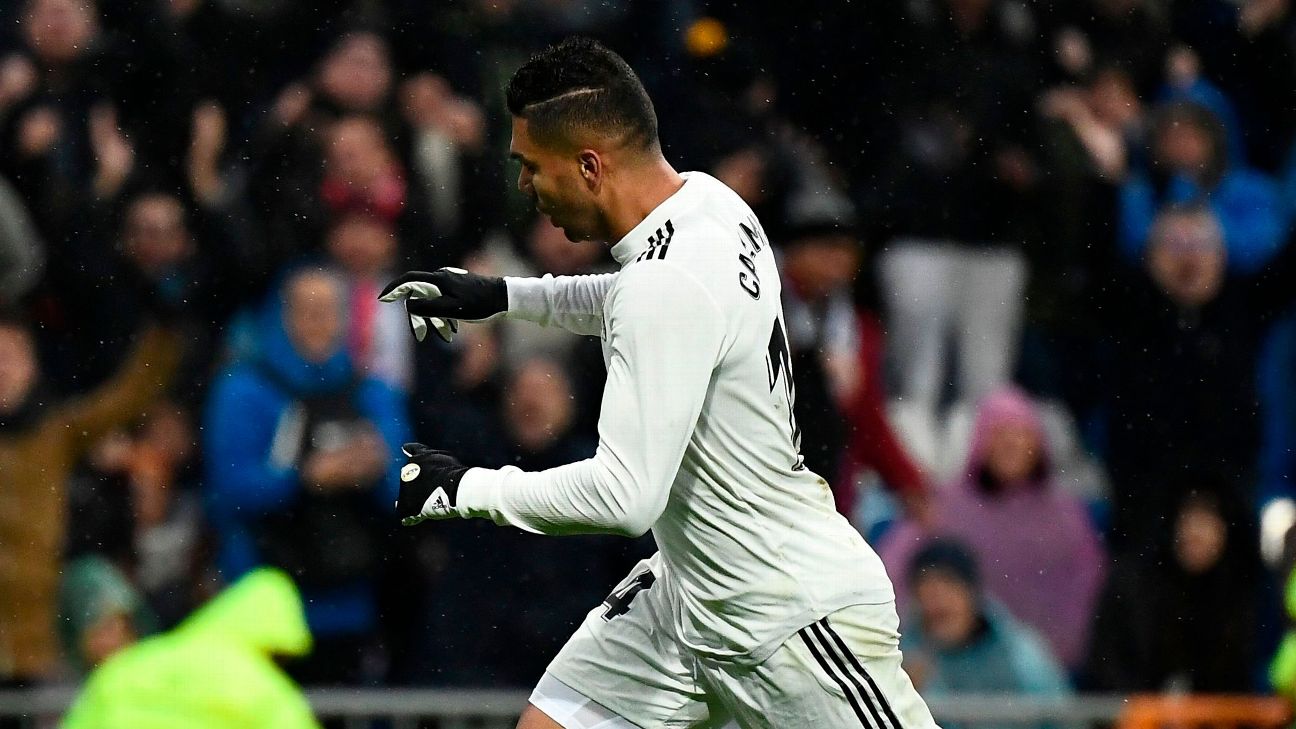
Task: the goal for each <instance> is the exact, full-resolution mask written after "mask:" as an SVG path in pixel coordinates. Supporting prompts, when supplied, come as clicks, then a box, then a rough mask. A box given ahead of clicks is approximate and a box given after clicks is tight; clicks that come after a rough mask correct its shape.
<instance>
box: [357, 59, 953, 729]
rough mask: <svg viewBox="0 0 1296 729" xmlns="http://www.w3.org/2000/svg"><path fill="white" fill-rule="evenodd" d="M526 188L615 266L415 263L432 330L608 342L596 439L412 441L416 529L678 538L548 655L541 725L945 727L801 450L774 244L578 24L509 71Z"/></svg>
mask: <svg viewBox="0 0 1296 729" xmlns="http://www.w3.org/2000/svg"><path fill="white" fill-rule="evenodd" d="M508 108H509V111H510V112H511V114H512V116H513V139H512V147H511V153H512V156H513V157H514V158H515V159H517V160H518V161H519V162H520V163H521V165H522V170H521V173H520V176H519V178H518V188H519V189H520V190H521V191H522V192H523V193H525V194H527V195H528V196H530V197H531V199H532V200H533V201H534V202H535V206H536V209H537V210H539V211H540V212H541V213H543V214H544V215H545V216H547V217H548V218H549V219H550V220H552V221H553V223H554V225H556V226H558V227H560V228H562V230H563V232H564V233H565V234H566V236H567V237H568V238H569V239H571V240H573V241H580V240H596V241H609V242H614V245H612V255H613V257H615V258H616V260H617V262H618V263H620V265H621V269H620V271H618V272H616V273H610V274H602V275H591V276H571V277H557V278H555V277H552V276H545V277H543V278H538V279H536V278H503V279H499V278H490V277H484V276H478V275H474V274H471V273H467V272H464V271H462V270H459V269H441V270H439V271H436V272H432V273H423V272H411V273H407V274H405V275H404V276H402V277H400V278H398V279H397V280H395V281H393V282H392V283H391V284H389V286H388V287H387V290H386V291H385V292H384V296H383V299H384V300H386V301H402V300H403V301H404V302H405V305H406V307H407V310H408V313H409V315H410V319H411V323H412V325H413V327H414V330H415V335H416V336H418V337H420V338H422V337H423V336H425V335H426V333H427V331H428V329H429V328H431V329H433V330H435V331H436V332H437V333H438V334H440V335H441V336H442V337H443V338H446V339H449V338H450V337H451V336H453V334H454V332H455V331H457V323H456V322H457V320H483V319H488V318H491V317H494V316H498V315H504V316H509V317H514V318H520V319H526V320H529V321H533V322H536V323H538V324H541V325H546V326H560V327H564V328H566V329H569V330H571V331H573V332H576V333H578V334H586V335H596V336H599V337H600V338H601V339H602V341H603V352H604V359H605V361H606V364H607V370H608V379H607V386H606V389H605V391H604V395H603V405H602V411H601V412H600V415H599V447H598V451H597V453H596V454H595V455H594V457H593V458H590V459H588V460H585V461H580V462H578V463H572V464H569V465H566V466H560V467H558V468H553V469H550V470H547V471H541V472H535V473H528V472H524V471H521V470H519V469H517V468H513V467H505V468H501V469H494V470H493V469H486V468H467V467H465V466H463V465H461V464H460V463H459V462H458V461H456V460H455V459H454V458H453V456H451V455H449V454H446V453H442V452H440V451H434V450H431V449H429V448H427V447H425V446H422V445H419V444H410V445H408V446H407V447H406V454H407V455H408V456H409V462H408V463H407V464H406V465H405V467H404V469H403V471H402V473H401V488H400V497H399V501H398V502H397V511H398V513H399V515H400V516H401V517H402V519H403V522H404V523H406V524H412V523H417V522H419V521H422V520H425V519H443V518H454V517H463V518H476V517H481V518H487V519H491V520H493V521H494V522H495V523H497V524H500V525H511V526H514V527H517V528H519V529H524V530H526V531H529V532H536V533H542V534H577V533H605V534H623V535H630V536H637V535H640V534H643V533H645V532H647V531H648V530H650V529H651V530H652V532H653V536H654V538H655V539H656V541H657V545H658V547H659V550H660V551H659V552H658V553H657V554H655V555H653V556H652V557H651V558H649V559H647V560H644V561H643V562H641V563H640V564H639V565H638V566H637V567H636V568H635V569H634V570H632V571H631V573H630V574H629V575H628V576H627V577H626V578H625V579H624V580H623V581H622V582H621V583H620V584H619V585H617V586H616V587H615V588H613V590H612V592H611V594H609V595H608V597H607V600H606V601H605V602H604V603H603V604H602V605H600V606H598V607H596V608H594V610H592V611H591V612H590V613H589V615H588V616H587V617H586V618H585V621H584V622H583V624H582V625H581V626H580V628H579V629H577V631H576V633H575V635H573V636H572V638H571V639H570V641H569V642H568V643H567V645H566V646H565V647H564V648H563V649H562V650H561V651H560V652H559V654H558V656H557V657H556V658H555V659H554V660H553V662H552V663H551V664H550V665H549V668H548V669H547V670H546V672H545V674H544V675H543V676H542V677H541V678H540V681H539V683H538V685H537V686H536V688H535V691H534V692H533V693H532V695H531V702H530V706H528V707H527V709H526V711H525V712H524V713H523V715H522V718H521V721H520V723H519V727H520V728H521V729H551V728H552V727H565V728H566V729H591V728H593V727H598V728H599V729H614V728H620V727H624V728H626V729H629V728H630V727H643V728H645V729H650V728H651V729H655V728H657V727H703V726H706V727H719V726H725V725H727V724H731V723H736V724H737V725H739V726H742V727H777V728H778V729H789V728H791V727H816V728H822V727H851V726H864V727H868V728H869V729H931V728H932V727H934V726H935V723H934V722H933V720H932V717H931V714H930V713H929V712H928V710H927V707H926V705H925V704H924V703H923V701H922V699H921V698H920V697H919V696H918V694H917V692H915V690H914V688H913V685H912V684H911V683H910V681H909V678H908V677H907V676H906V675H905V673H904V671H903V670H901V667H900V651H899V649H898V647H897V645H898V639H899V635H898V633H897V627H898V624H899V621H898V619H897V617H896V611H895V604H894V595H893V592H892V588H891V582H890V581H889V580H888V579H887V575H886V572H885V571H884V569H883V567H882V563H881V561H880V560H879V559H878V557H877V555H875V554H874V552H873V550H872V549H871V548H869V546H868V545H867V544H866V543H865V542H864V540H863V539H862V538H861V537H860V535H859V534H858V533H857V532H856V531H855V529H854V528H852V527H851V525H850V524H849V523H848V522H847V521H846V520H845V519H844V518H842V517H841V516H840V515H839V514H838V513H837V512H836V510H835V509H834V508H833V497H832V494H831V493H830V491H829V489H828V484H827V483H826V482H825V481H824V479H823V478H821V477H820V476H818V475H817V474H815V473H812V472H810V471H809V470H807V469H806V468H805V467H804V466H803V465H802V460H801V456H800V454H799V444H798V441H799V437H800V436H799V431H798V428H797V423H796V420H795V418H794V417H793V415H792V398H793V391H792V377H791V372H790V371H789V366H790V365H789V355H788V347H787V337H786V334H785V328H784V324H783V321H782V316H783V315H782V310H781V306H780V304H779V278H778V272H777V268H776V266H775V261H774V254H773V252H772V251H771V249H770V245H769V241H768V239H767V238H766V237H765V233H764V231H763V230H762V228H761V224H760V222H759V221H758V220H757V219H756V216H755V215H754V214H753V213H752V211H751V209H750V208H749V207H747V205H746V204H744V203H743V201H742V200H741V199H740V198H739V197H738V195H737V194H735V193H734V192H733V191H732V190H730V189H729V188H727V187H725V186H724V185H723V184H722V183H720V182H719V181H718V180H716V179H714V178H712V177H709V176H708V175H705V174H702V173H700V172H685V173H677V172H676V171H675V170H674V169H673V168H672V167H671V165H670V164H669V163H668V162H667V161H666V160H665V159H664V158H663V156H662V151H661V146H660V144H659V142H658V138H657V118H656V113H655V111H654V110H653V105H652V101H651V100H650V99H649V98H648V95H647V93H646V92H645V91H644V88H643V85H642V84H641V83H640V81H639V79H638V78H637V77H636V76H635V74H634V72H633V71H632V70H631V69H630V67H629V66H628V65H627V64H626V63H625V61H624V60H622V59H621V58H620V57H619V56H617V55H616V54H614V53H613V52H611V51H609V50H608V49H606V48H604V47H603V46H601V45H599V44H598V43H595V42H593V41H589V40H581V39H572V40H567V41H564V42H562V43H560V44H558V45H556V46H553V47H551V48H549V49H547V50H545V51H543V52H542V53H540V54H538V55H536V56H535V57H533V58H532V59H531V60H530V61H528V62H527V63H526V65H524V66H523V67H522V68H521V69H520V70H518V72H517V73H516V74H515V75H514V76H513V78H512V80H511V81H510V83H509V86H508Z"/></svg>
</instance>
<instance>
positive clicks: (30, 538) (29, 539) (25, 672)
mask: <svg viewBox="0 0 1296 729" xmlns="http://www.w3.org/2000/svg"><path fill="white" fill-rule="evenodd" d="M179 353H180V344H179V341H178V338H177V337H176V336H175V335H174V334H173V333H171V332H169V331H167V330H165V329H162V328H159V327H150V328H149V329H147V330H145V331H144V332H143V333H142V334H141V336H140V338H139V341H138V343H137V345H136V347H135V350H134V351H133V353H132V354H131V355H130V356H129V357H128V358H127V359H126V361H125V362H123V363H122V365H121V367H120V368H119V369H118V371H117V373H116V375H114V376H113V377H112V379H110V380H108V381H107V382H105V383H103V384H102V385H100V386H99V387H97V388H95V389H94V390H93V391H91V392H89V393H86V394H85V395H83V396H81V397H77V398H74V399H71V400H67V401H64V402H58V401H57V400H55V399H53V398H52V397H51V395H50V393H49V391H48V390H47V389H46V386H47V383H46V382H45V381H44V377H43V372H42V371H41V368H40V364H39V362H38V361H37V355H36V349H35V344H34V342H33V340H32V335H31V332H30V331H29V330H28V328H27V326H26V325H25V324H23V323H22V322H21V321H19V320H17V319H14V318H6V319H3V320H0V464H4V466H3V468H0V493H3V494H5V499H4V500H3V502H0V562H3V563H4V564H7V565H15V566H17V567H16V568H14V569H4V570H0V632H2V633H3V635H4V636H5V640H4V641H3V642H2V643H0V680H3V681H7V682H18V683H24V682H38V681H41V680H43V679H47V678H50V677H51V676H52V675H53V671H54V668H55V665H56V661H57V656H58V648H57V642H56V639H55V633H54V616H55V610H56V608H55V601H56V596H57V591H58V579H59V571H60V569H61V568H62V564H61V561H60V558H61V555H62V551H63V550H62V547H63V540H64V535H65V531H66V525H65V523H64V517H65V512H64V509H65V505H66V491H67V480H68V476H69V474H70V473H71V471H72V468H73V466H74V465H75V464H76V462H77V460H78V459H79V458H80V457H81V455H82V454H84V453H85V452H86V450H87V449H88V448H89V447H90V445H91V444H93V443H94V442H96V441H97V440H98V439H99V438H101V437H103V436H104V435H105V434H107V433H108V432H110V431H112V430H113V429H114V428H117V427H120V426H122V425H125V424H126V423H128V422H130V421H131V419H133V418H135V417H136V416H137V415H138V414H139V413H140V411H141V410H143V409H144V408H145V407H146V406H147V405H148V403H149V402H150V401H151V400H153V399H154V398H155V397H157V396H158V395H159V394H161V393H162V391H163V390H164V389H165V388H166V386H167V384H168V383H169V382H170V380H171V377H172V373H174V371H175V368H176V364H177V360H178V359H179ZM75 526H76V525H75V524H73V525H72V528H75Z"/></svg>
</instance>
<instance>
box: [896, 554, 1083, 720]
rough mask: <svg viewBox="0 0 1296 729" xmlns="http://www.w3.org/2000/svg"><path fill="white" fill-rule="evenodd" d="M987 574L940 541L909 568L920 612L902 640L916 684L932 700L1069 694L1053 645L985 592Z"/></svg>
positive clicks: (907, 572) (975, 563)
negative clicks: (983, 575)
mask: <svg viewBox="0 0 1296 729" xmlns="http://www.w3.org/2000/svg"><path fill="white" fill-rule="evenodd" d="M980 573H981V570H980V568H979V567H978V566H977V562H976V559H975V558H974V557H973V555H972V553H971V552H969V551H968V549H967V548H966V547H964V546H963V545H962V544H960V543H959V542H957V541H947V540H937V541H934V542H932V543H931V544H929V545H928V546H926V547H925V548H924V549H923V550H922V551H920V552H919V553H918V554H916V555H914V557H913V559H912V560H911V561H910V563H909V564H908V565H907V568H906V574H907V576H908V579H909V582H910V584H912V585H913V586H914V602H915V608H916V612H915V614H914V616H913V619H911V620H908V621H906V622H905V626H904V634H903V637H902V638H901V641H900V644H901V650H902V651H904V654H905V660H906V665H905V670H906V671H907V672H908V673H909V675H910V676H911V677H912V678H913V681H914V685H915V686H917V688H918V690H920V691H922V692H923V695H924V696H926V697H928V698H937V697H940V696H945V695H951V694H954V695H957V694H959V693H980V694H986V693H1010V694H1029V695H1034V696H1064V695H1066V694H1069V693H1070V687H1069V686H1068V684H1067V679H1066V673H1065V672H1064V670H1063V669H1062V666H1061V665H1060V664H1059V663H1058V661H1057V660H1056V659H1054V658H1053V656H1052V654H1051V653H1050V652H1049V649H1048V645H1047V644H1046V643H1045V642H1044V641H1043V640H1042V639H1041V638H1040V637H1039V636H1038V635H1036V634H1035V632H1034V631H1032V630H1031V629H1030V628H1028V627H1026V626H1025V625H1023V624H1022V623H1019V622H1017V620H1016V619H1014V618H1013V616H1012V614H1011V613H1009V612H1008V611H1007V610H1005V609H1004V608H1003V607H1001V606H1000V605H999V604H997V603H996V602H995V601H994V600H993V599H991V598H989V597H987V596H986V595H985V593H984V591H983V589H982V585H981V574H980ZM942 726H958V725H956V724H955V725H951V724H949V723H942ZM978 726H981V725H980V724H978Z"/></svg>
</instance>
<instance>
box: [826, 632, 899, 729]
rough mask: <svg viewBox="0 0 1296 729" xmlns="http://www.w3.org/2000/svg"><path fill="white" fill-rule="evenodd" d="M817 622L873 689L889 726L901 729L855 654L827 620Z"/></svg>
mask: <svg viewBox="0 0 1296 729" xmlns="http://www.w3.org/2000/svg"><path fill="white" fill-rule="evenodd" d="M819 622H820V624H821V625H822V626H823V629H824V630H825V631H826V632H827V633H828V635H830V636H832V638H833V640H834V641H835V642H836V643H837V647H838V648H839V649H840V650H841V653H842V655H844V656H846V659H847V660H848V661H850V664H851V665H852V666H853V667H854V668H855V671H856V672H857V673H858V674H859V675H860V676H863V677H864V680H865V681H867V682H868V685H869V688H871V689H873V695H874V696H876V697H877V700H878V703H879V704H881V705H882V710H883V711H884V712H886V715H887V719H890V720H891V726H892V727H893V729H903V727H901V726H900V720H899V719H897V718H896V715H895V712H894V711H892V710H891V704H889V703H887V700H886V696H883V695H882V689H880V688H878V685H877V682H875V681H874V680H873V677H872V676H870V675H869V673H868V671H866V670H864V666H863V665H861V664H860V662H859V660H858V659H857V658H855V654H853V653H851V652H850V649H848V648H847V647H846V641H844V640H842V638H841V636H840V635H837V631H835V630H833V628H832V624H831V623H829V622H828V618H827V617H825V618H824V619H823V620H821V621H819Z"/></svg>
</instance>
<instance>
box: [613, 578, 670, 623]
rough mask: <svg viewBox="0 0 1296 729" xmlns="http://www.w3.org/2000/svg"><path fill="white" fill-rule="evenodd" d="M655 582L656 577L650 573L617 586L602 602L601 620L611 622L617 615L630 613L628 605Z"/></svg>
mask: <svg viewBox="0 0 1296 729" xmlns="http://www.w3.org/2000/svg"><path fill="white" fill-rule="evenodd" d="M656 581H657V576H656V575H654V574H653V573H652V572H651V571H648V572H644V573H643V574H640V575H636V576H635V578H634V579H632V580H630V581H629V582H626V583H623V584H620V585H617V586H616V588H614V589H613V590H612V592H611V594H609V595H608V596H607V599H605V600H604V601H603V607H605V608H607V609H606V610H604V611H603V619H604V620H611V619H612V618H615V617H616V616H618V615H625V614H626V613H628V612H630V603H632V602H634V599H635V596H636V595H638V594H639V593H641V592H643V591H644V590H647V589H648V588H650V587H652V586H653V583H654V582H656Z"/></svg>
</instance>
